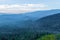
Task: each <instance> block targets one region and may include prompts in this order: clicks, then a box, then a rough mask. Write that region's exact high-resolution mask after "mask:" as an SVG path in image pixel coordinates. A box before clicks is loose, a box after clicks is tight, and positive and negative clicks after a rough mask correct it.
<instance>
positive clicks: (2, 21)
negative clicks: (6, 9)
mask: <svg viewBox="0 0 60 40" xmlns="http://www.w3.org/2000/svg"><path fill="white" fill-rule="evenodd" d="M45 32H48V33H60V10H46V11H36V12H30V13H25V14H2V13H1V15H0V39H1V38H2V39H4V38H5V39H6V38H7V39H9V40H12V39H15V40H36V39H37V38H38V37H40V36H42V35H45V34H46V33H45ZM2 35H3V36H2ZM3 37H4V38H3Z"/></svg>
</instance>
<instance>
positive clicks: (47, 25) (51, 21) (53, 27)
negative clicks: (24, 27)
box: [37, 13, 60, 33]
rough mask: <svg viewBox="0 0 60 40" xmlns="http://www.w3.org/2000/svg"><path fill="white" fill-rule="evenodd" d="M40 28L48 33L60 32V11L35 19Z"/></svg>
mask: <svg viewBox="0 0 60 40" xmlns="http://www.w3.org/2000/svg"><path fill="white" fill-rule="evenodd" d="M37 23H38V26H40V28H39V29H40V30H42V31H45V32H50V33H60V13H57V14H54V15H50V16H47V17H43V18H41V19H39V20H37Z"/></svg>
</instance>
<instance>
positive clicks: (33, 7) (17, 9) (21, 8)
mask: <svg viewBox="0 0 60 40" xmlns="http://www.w3.org/2000/svg"><path fill="white" fill-rule="evenodd" d="M47 7H48V5H45V4H12V5H8V4H7V5H0V12H2V13H24V12H31V11H37V10H47V9H48V8H47Z"/></svg>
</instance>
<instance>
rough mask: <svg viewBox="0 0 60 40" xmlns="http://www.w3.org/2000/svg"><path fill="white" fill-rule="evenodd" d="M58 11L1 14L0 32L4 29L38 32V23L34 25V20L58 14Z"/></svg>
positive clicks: (59, 11)
mask: <svg viewBox="0 0 60 40" xmlns="http://www.w3.org/2000/svg"><path fill="white" fill-rule="evenodd" d="M58 13H60V10H58V9H56V10H46V11H36V12H30V13H25V14H4V13H3V14H2V13H1V15H0V30H1V31H2V30H3V31H5V29H7V30H8V29H9V30H10V29H12V30H13V29H18V28H31V29H34V30H36V29H37V30H38V28H39V25H38V24H39V23H36V20H39V19H41V18H43V17H45V16H49V15H53V14H58ZM45 23H46V22H45Z"/></svg>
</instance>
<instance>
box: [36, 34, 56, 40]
mask: <svg viewBox="0 0 60 40" xmlns="http://www.w3.org/2000/svg"><path fill="white" fill-rule="evenodd" d="M55 39H56V35H54V34H50V35H45V36H42V37H41V38H38V39H37V40H55Z"/></svg>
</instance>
